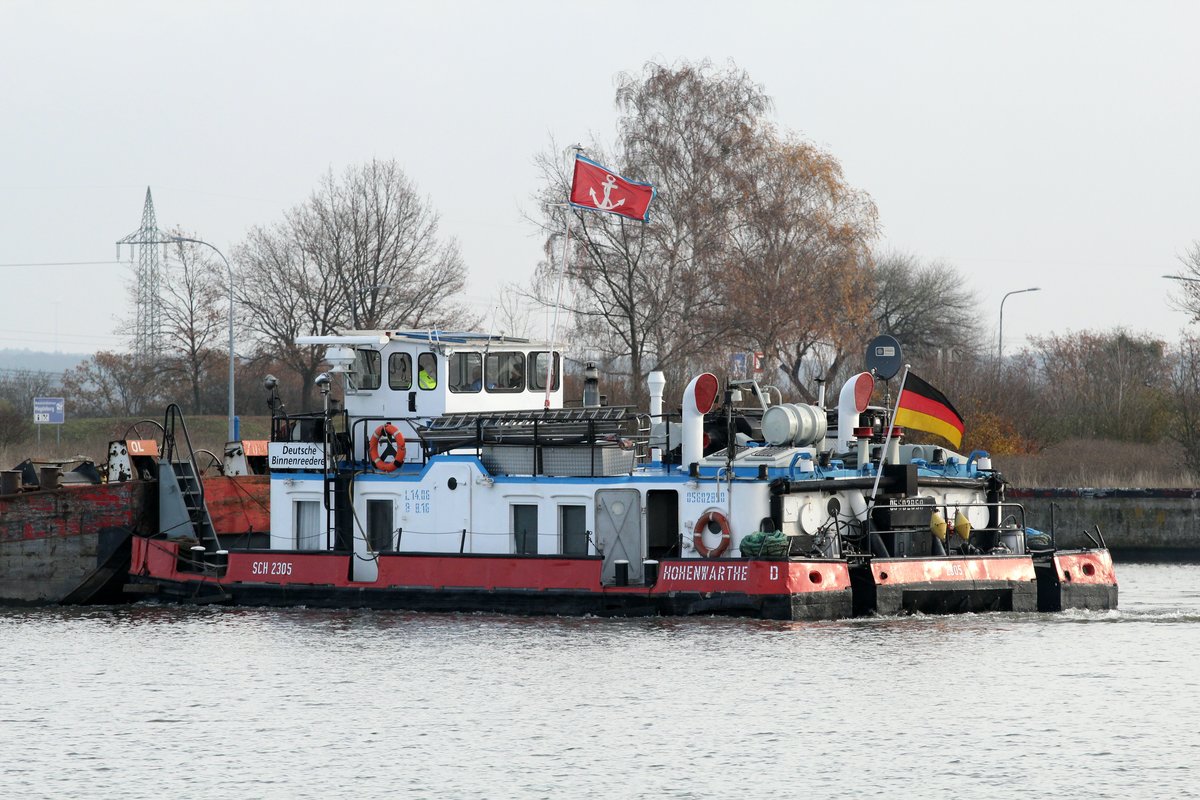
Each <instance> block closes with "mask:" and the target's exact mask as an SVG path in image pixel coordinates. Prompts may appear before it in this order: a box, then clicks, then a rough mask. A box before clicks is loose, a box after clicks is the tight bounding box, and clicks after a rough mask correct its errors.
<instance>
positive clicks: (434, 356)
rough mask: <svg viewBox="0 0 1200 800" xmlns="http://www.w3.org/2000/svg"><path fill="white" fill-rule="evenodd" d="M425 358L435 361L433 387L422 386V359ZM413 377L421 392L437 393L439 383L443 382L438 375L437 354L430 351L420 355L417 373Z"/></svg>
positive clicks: (418, 356)
mask: <svg viewBox="0 0 1200 800" xmlns="http://www.w3.org/2000/svg"><path fill="white" fill-rule="evenodd" d="M425 356H429V357H430V358H432V359H433V386H422V385H421V359H423V358H425ZM413 376H414V378H415V379H416V381H417V388H418V389H420V390H421V391H423V392H432V391H436V390H437V388H438V382H439V381H440V380H441V376H439V375H438V357H437V353H434V352H432V351H430V350H426V351H425V352H423V353H419V354H418V355H417V371H416V372H414V373H413Z"/></svg>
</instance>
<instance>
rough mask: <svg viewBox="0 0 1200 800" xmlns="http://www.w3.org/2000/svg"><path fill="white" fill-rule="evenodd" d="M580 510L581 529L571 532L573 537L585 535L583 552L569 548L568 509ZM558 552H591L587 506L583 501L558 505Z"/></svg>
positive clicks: (566, 554) (578, 554)
mask: <svg viewBox="0 0 1200 800" xmlns="http://www.w3.org/2000/svg"><path fill="white" fill-rule="evenodd" d="M568 510H570V511H573V512H578V513H579V515H580V519H579V521H580V527H581V530H579V531H574V532H570V534H571V536H572V537H578V536H582V537H583V552H572V551H569V550H567V541H568V539H567V535H568V533H569V532H568V531H567V511H568ZM558 552H559V553H561V554H562V555H564V556H586V555H589V554H590V553H591V548H590V547H589V542H588V529H587V506H586V505H584V504H583V503H563V504H561V505H559V507H558Z"/></svg>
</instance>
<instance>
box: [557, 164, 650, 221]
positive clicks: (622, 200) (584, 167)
mask: <svg viewBox="0 0 1200 800" xmlns="http://www.w3.org/2000/svg"><path fill="white" fill-rule="evenodd" d="M653 199H654V187H653V186H651V185H650V184H648V183H641V182H639V181H631V180H626V179H625V178H622V177H621V176H620V175H617V174H616V173H615V172H611V171H609V170H608V169H605V168H604V167H602V166H600V165H599V164H597V163H596V162H595V161H592V160H591V159H588V158H584V157H583V156H581V155H578V154H576V156H575V175H574V177H573V178H572V180H571V205H573V206H576V207H577V208H588V209H592V210H594V211H607V212H608V213H610V214H619V215H620V216H622V217H629V218H630V219H636V220H638V221H639V222H649V221H650V201H651V200H653Z"/></svg>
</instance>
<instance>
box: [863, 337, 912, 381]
mask: <svg viewBox="0 0 1200 800" xmlns="http://www.w3.org/2000/svg"><path fill="white" fill-rule="evenodd" d="M902 366H904V352H903V351H902V350H901V349H900V342H899V341H897V340H896V337H894V336H888V335H887V334H883V335H882V336H876V337H875V338H874V339H872V340H871V341H870V342H869V343H868V344H867V359H866V368H867V372H874V373H875V375H876V376H877V377H879V378H882V379H883V380H885V381H889V380H891V379H892V378H894V377H896V375H897V373H899V372H900V368H901V367H902Z"/></svg>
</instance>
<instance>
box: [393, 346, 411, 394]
mask: <svg viewBox="0 0 1200 800" xmlns="http://www.w3.org/2000/svg"><path fill="white" fill-rule="evenodd" d="M397 357H399V359H401V360H403V361H406V362H407V363H408V367H407V371H408V383H407V384H406V385H403V386H399V385H397V383H396V382H395V381H393V380H392V377H393V376H394V375H396V373H397V370H396V366H395V365H396V361H397ZM412 385H413V368H412V353H392V354H391V355H390V356H388V388H389V389H391V390H392V391H394V392H407V391H409V390H410V389H412Z"/></svg>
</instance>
